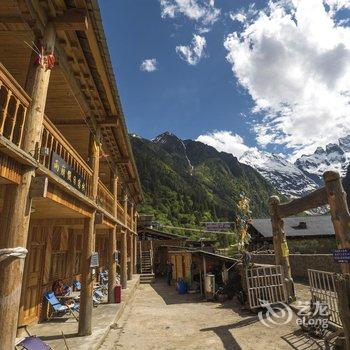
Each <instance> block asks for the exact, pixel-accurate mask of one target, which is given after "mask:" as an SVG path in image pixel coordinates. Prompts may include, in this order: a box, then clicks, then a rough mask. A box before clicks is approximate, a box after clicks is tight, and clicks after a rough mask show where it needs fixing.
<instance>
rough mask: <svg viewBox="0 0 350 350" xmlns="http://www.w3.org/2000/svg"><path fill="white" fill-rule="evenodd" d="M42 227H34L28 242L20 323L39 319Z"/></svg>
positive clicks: (42, 255)
mask: <svg viewBox="0 0 350 350" xmlns="http://www.w3.org/2000/svg"><path fill="white" fill-rule="evenodd" d="M43 231H44V230H43V228H40V227H34V228H33V229H32V230H31V233H30V237H29V242H28V255H27V258H26V262H25V264H26V265H25V269H24V278H23V281H24V286H23V289H22V302H21V314H20V318H19V324H20V325H28V324H30V323H33V322H37V321H38V319H39V311H40V308H39V307H40V303H41V300H42V295H41V285H42V276H43V267H44V256H45V240H44V239H45V237H44V232H43Z"/></svg>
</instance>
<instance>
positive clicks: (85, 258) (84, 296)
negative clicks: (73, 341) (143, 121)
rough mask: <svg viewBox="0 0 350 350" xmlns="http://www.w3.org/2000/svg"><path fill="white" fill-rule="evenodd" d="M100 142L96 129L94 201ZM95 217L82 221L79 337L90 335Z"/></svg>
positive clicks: (93, 164)
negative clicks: (91, 264) (91, 263)
mask: <svg viewBox="0 0 350 350" xmlns="http://www.w3.org/2000/svg"><path fill="white" fill-rule="evenodd" d="M100 140H101V130H100V128H97V130H96V135H94V137H93V140H92V142H91V149H90V157H89V158H90V162H91V167H92V197H93V199H94V201H96V198H97V189H98V172H99V165H100ZM95 217H96V211H94V213H93V214H92V216H91V218H89V219H85V220H84V233H83V236H82V240H83V247H82V274H81V281H82V287H81V295H80V312H79V326H78V334H79V335H80V336H84V335H90V334H91V328H92V326H91V319H92V306H93V305H92V292H93V282H94V281H93V276H92V271H91V268H90V261H91V256H92V253H93V251H94V249H95Z"/></svg>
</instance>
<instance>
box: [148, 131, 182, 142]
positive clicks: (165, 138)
mask: <svg viewBox="0 0 350 350" xmlns="http://www.w3.org/2000/svg"><path fill="white" fill-rule="evenodd" d="M152 141H153V142H155V143H167V142H169V141H181V140H180V139H179V138H178V137H177V136H176V135H175V134H173V133H171V132H170V131H165V132H163V133H161V134H159V135H158V136H157V137H155V138H154V139H153V140H152Z"/></svg>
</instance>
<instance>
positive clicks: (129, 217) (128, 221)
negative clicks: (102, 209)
mask: <svg viewBox="0 0 350 350" xmlns="http://www.w3.org/2000/svg"><path fill="white" fill-rule="evenodd" d="M126 221H127V226H128V227H129V228H132V227H131V216H130V215H128V216H127V217H126Z"/></svg>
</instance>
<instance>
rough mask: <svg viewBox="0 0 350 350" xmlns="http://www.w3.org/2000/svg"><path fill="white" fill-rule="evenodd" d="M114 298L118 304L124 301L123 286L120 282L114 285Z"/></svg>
mask: <svg viewBox="0 0 350 350" xmlns="http://www.w3.org/2000/svg"><path fill="white" fill-rule="evenodd" d="M114 300H115V303H116V304H120V303H121V301H122V286H121V285H119V284H117V285H116V286H115V287H114Z"/></svg>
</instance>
